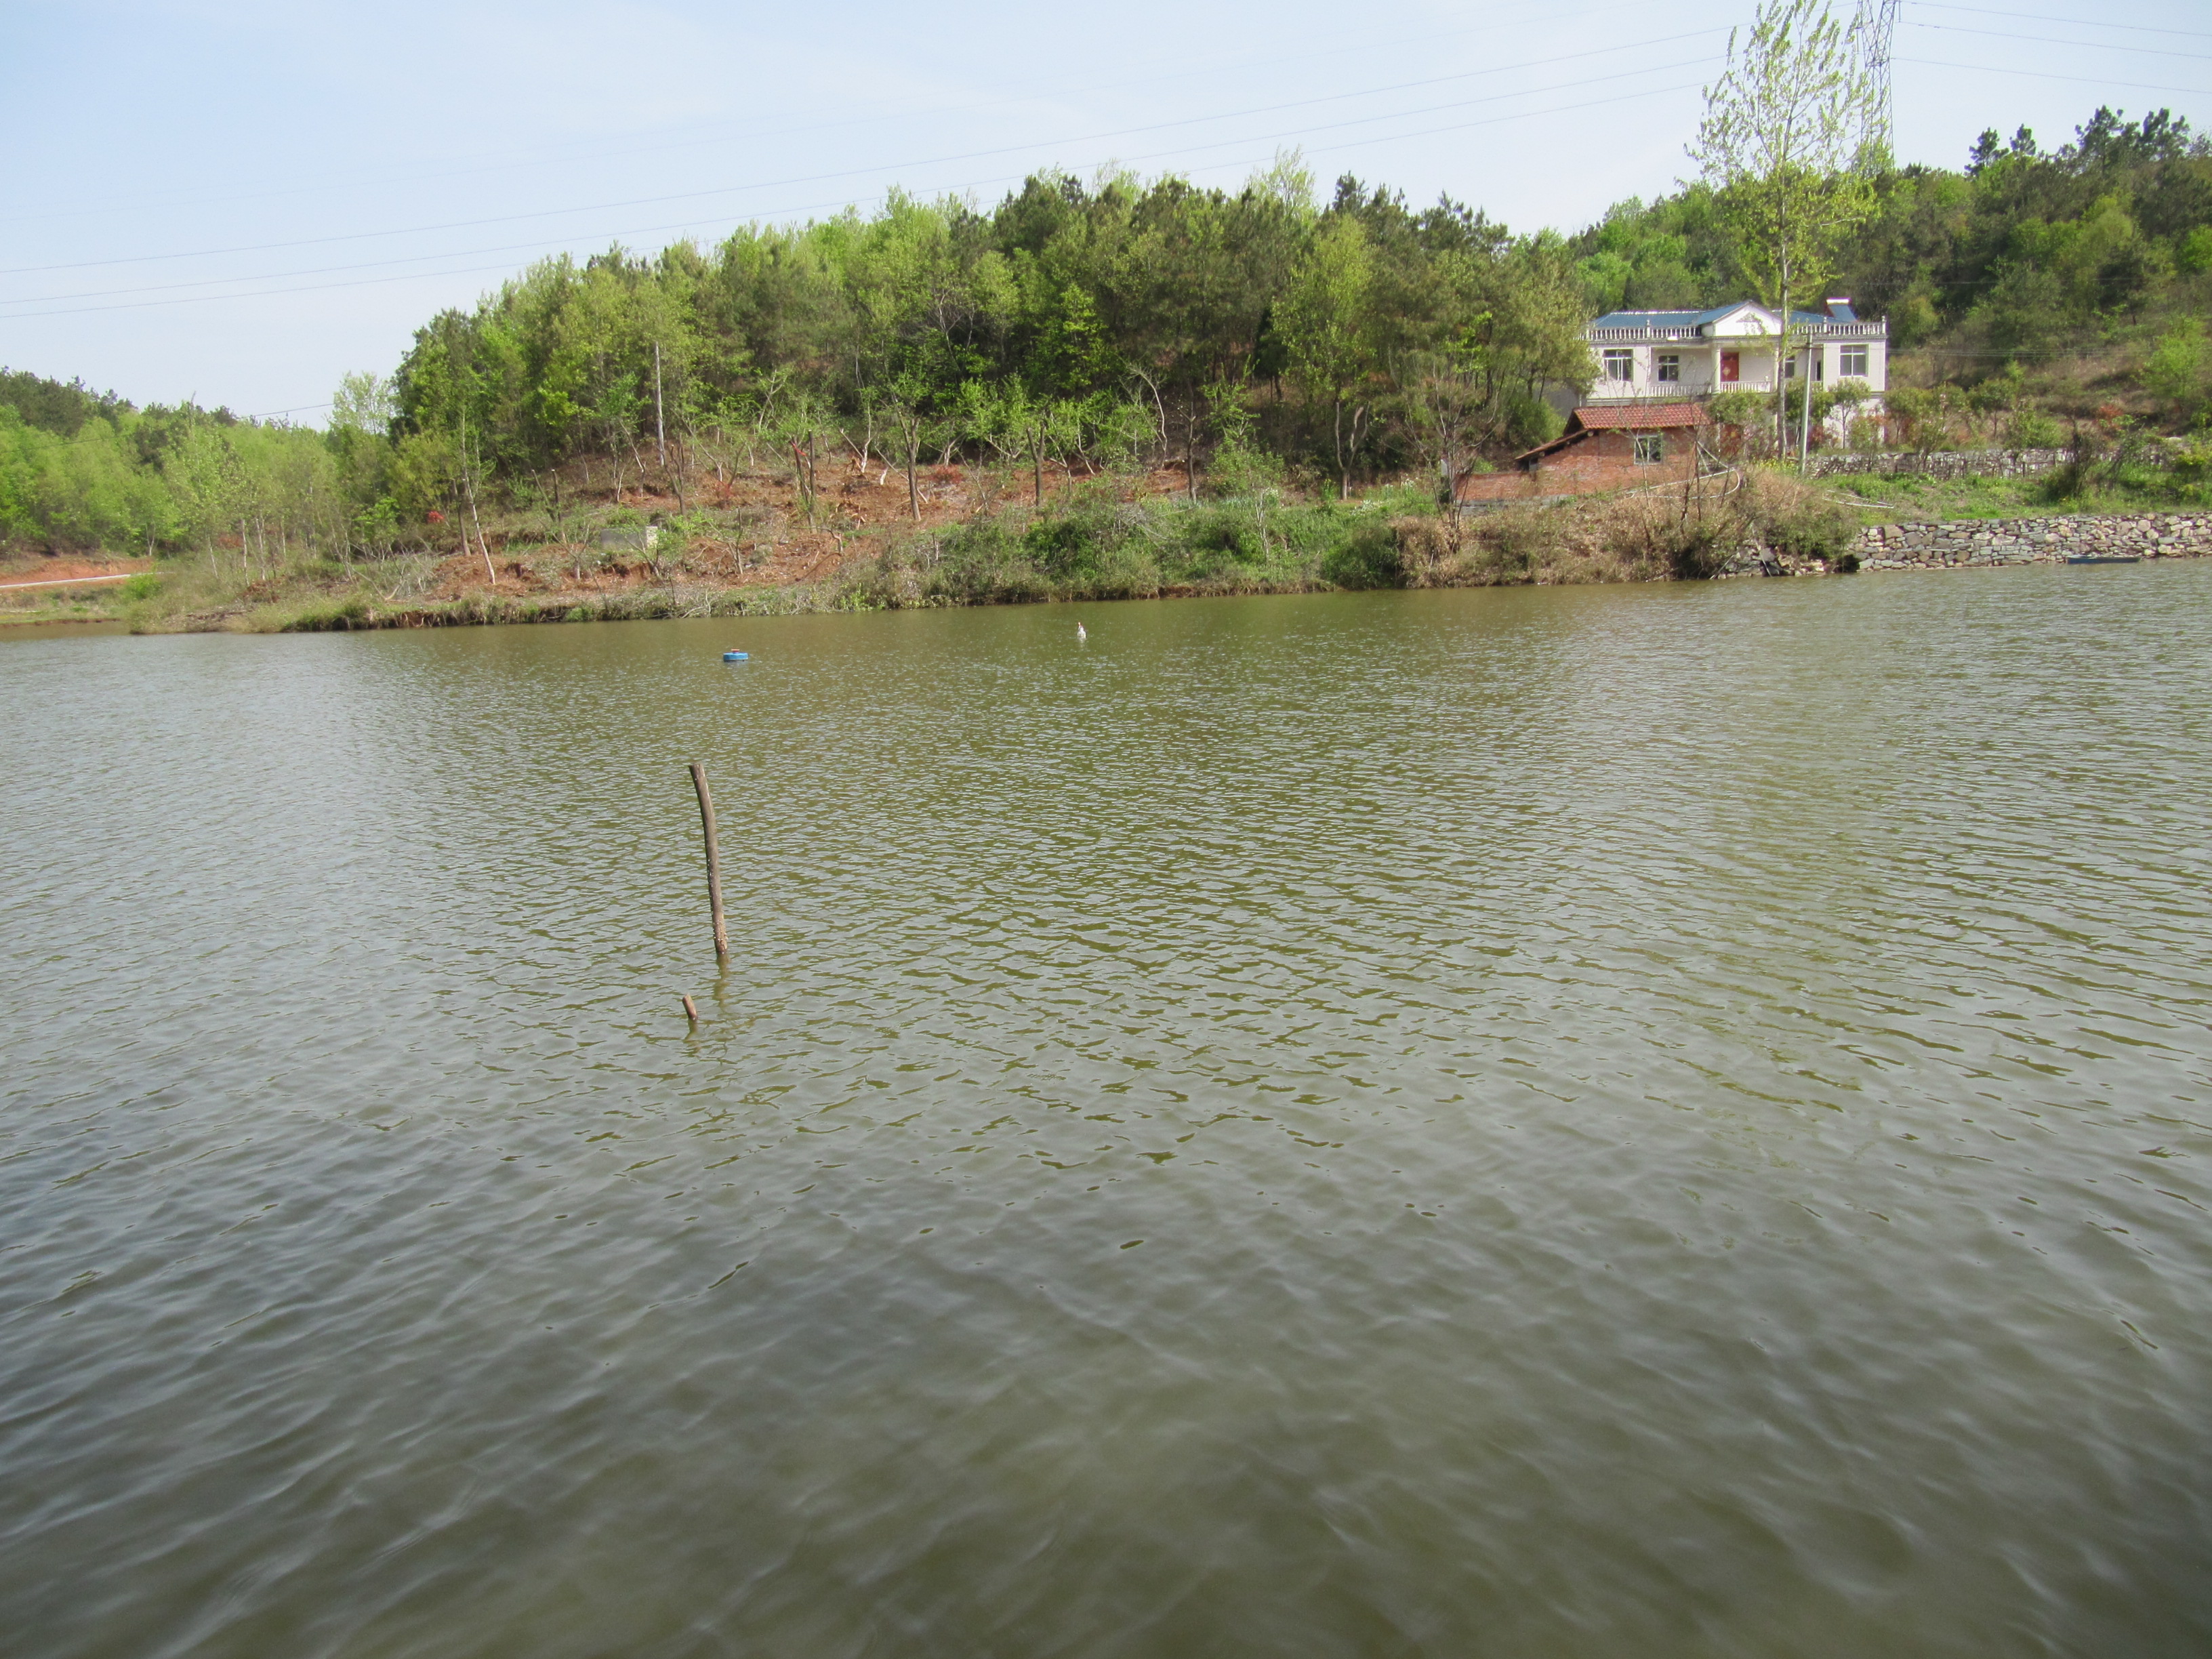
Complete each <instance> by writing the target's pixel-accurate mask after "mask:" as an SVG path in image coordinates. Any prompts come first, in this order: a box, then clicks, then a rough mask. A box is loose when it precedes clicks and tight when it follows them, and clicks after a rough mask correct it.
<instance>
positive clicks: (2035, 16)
mask: <svg viewBox="0 0 2212 1659" xmlns="http://www.w3.org/2000/svg"><path fill="white" fill-rule="evenodd" d="M1912 3H1913V4H1914V5H1916V6H1919V7H1922V8H1924V9H1932V10H1936V11H1970V12H1972V13H1974V14H1976V15H1978V16H1982V17H2009V18H2012V19H2014V20H2015V21H2019V22H2023V23H2073V24H2076V25H2078V26H2080V27H2082V28H2089V29H2125V30H2126V31H2127V32H2128V33H2130V34H2179V35H2182V36H2185V38H2187V39H2189V40H2212V33H2207V32H2206V31H2205V30H2203V29H2162V28H2158V27H2154V26H2153V25H2151V24H2148V23H2108V22H2106V21H2104V20H2103V19H2102V18H2100V17H2053V16H2051V15H2050V14H2049V13H2048V12H2039V11H2012V10H2009V9H1999V8H1997V7H1994V6H1960V5H1954V4H1951V3H1950V0H1912Z"/></svg>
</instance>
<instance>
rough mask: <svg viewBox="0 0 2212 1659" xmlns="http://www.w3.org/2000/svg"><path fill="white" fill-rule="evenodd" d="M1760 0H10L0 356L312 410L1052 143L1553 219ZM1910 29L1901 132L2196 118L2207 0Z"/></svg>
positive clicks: (1001, 189)
mask: <svg viewBox="0 0 2212 1659" xmlns="http://www.w3.org/2000/svg"><path fill="white" fill-rule="evenodd" d="M1754 3H1755V0H1670V3H1668V4H1665V5H1654V4H1651V3H1649V0H1551V3H1532V0H1494V3H1492V0H1484V3H1468V4H1460V5H1445V4H1437V3H1425V0H1370V3H1369V4H1367V5H1366V6H1364V7H1362V8H1350V7H1346V6H1344V5H1341V4H1322V3H1316V0H1268V3H1266V4H1259V3H1252V0H1231V3H1212V4H1193V3H1189V0H1183V3H1180V4H1170V3H1162V0H1123V3H1121V4H1119V5H1117V6H1115V7H1112V8H1106V9H1102V8H1089V7H1085V8H1072V7H1071V8H1048V7H1042V6H1037V5H1034V4H1025V5H1012V4H1005V3H1001V0H972V3H970V4H969V5H967V6H964V7H963V8H960V9H957V10H956V11H952V12H948V13H943V14H933V13H931V12H929V11H927V9H922V8H916V7H914V6H912V5H901V6H898V7H896V8H894V7H891V6H887V5H882V4H878V3H875V0H846V3H844V4H842V5H839V6H835V7H831V6H799V5H790V4H784V5H777V6H766V5H759V4H752V3H742V4H739V3H730V4H720V5H715V4H708V3H699V0H595V3H592V4H589V5H586V4H582V3H577V0H544V3H538V4H531V5H525V4H520V3H486V0H445V3H441V4H426V3H421V0H380V3H377V4H374V5H358V4H322V5H313V4H309V5H302V4H300V3H298V0H287V3H282V4H279V3H272V0H221V3H212V0H155V3H148V0H141V3H127V0H6V3H5V4H4V5H0V155H4V156H5V158H6V161H5V163H4V167H0V173H4V177H0V365H5V366H7V367H9V368H19V369H29V370H33V371H34V372H36V373H39V374H47V375H52V376H54V377H55V378H57V379H60V380H70V379H73V378H77V377H82V379H83V380H85V381H86V382H87V383H88V384H89V385H91V386H94V387H95V388H98V389H101V390H107V389H112V390H113V391H115V392H119V393H121V394H122V395H123V396H124V397H125V398H130V399H131V400H132V401H133V402H137V403H141V404H143V403H150V402H160V403H173V402H176V401H179V400H180V399H183V398H197V399H198V400H199V401H200V402H201V403H202V404H207V405H214V404H226V405H228V407H229V408H231V409H232V410H235V411H236V412H238V413H240V414H244V415H254V416H272V417H277V416H281V417H283V418H287V419H290V420H293V421H295V422H300V423H301V424H306V425H315V424H319V423H320V422H321V421H322V419H323V418H324V416H325V412H326V410H327V409H328V403H329V398H330V397H331V389H332V388H333V387H334V386H336V385H337V380H338V377H339V376H340V375H341V374H344V373H346V372H348V371H351V370H361V369H367V370H371V371H374V372H376V373H379V374H387V373H389V372H390V371H391V370H392V368H393V367H394V366H396V364H397V363H398V360H399V358H400V356H401V354H402V353H404V351H405V350H406V349H407V345H408V342H409V340H410V337H412V334H413V331H414V330H415V329H416V327H417V326H418V325H421V324H422V322H423V321H424V320H425V319H428V318H429V317H430V316H432V315H433V314H435V313H436V312H438V311H440V310H441V309H444V308H447V307H469V306H471V305H472V304H473V303H474V302H475V301H476V300H477V297H478V296H479V295H481V294H483V292H485V291H486V290H487V289H496V287H497V286H498V285H499V283H500V282H501V280H502V279H503V278H504V277H507V276H511V275H513V274H514V273H515V272H517V271H519V270H521V269H522V268H524V267H525V266H526V265H527V264H530V263H531V262H532V260H534V259H538V258H544V257H546V256H548V255H550V254H555V253H559V252H570V253H574V254H576V255H578V256H582V255H585V254H588V253H591V252H597V251H600V250H603V249H605V248H606V247H607V246H610V245H611V244H613V243H617V242H619V243H621V244H622V245H623V246H626V247H629V248H630V249H633V250H637V251H651V250H653V249H656V248H659V247H660V246H664V245H665V244H666V243H668V242H670V241H673V240H678V239H680V238H683V237H685V236H690V237H692V238H696V239H697V240H701V241H702V242H705V241H711V240H715V239H717V238H719V237H720V236H723V235H726V234H728V232H729V231H730V230H731V229H732V228H734V227H735V226H737V225H738V224H741V223H744V222H747V221H749V220H767V221H775V222H781V221H790V220H803V219H805V218H809V217H816V216H824V215H827V214H830V213H834V212H836V211H837V210H839V209H841V208H842V207H843V206H845V205H846V204H857V205H859V206H860V207H861V208H862V209H863V210H866V209H868V208H870V207H872V205H874V204H877V203H879V202H880V201H881V200H882V198H883V196H884V192H885V191H888V190H890V189H892V188H894V187H899V188H903V189H905V190H907V191H911V192H914V193H915V194H919V195H923V196H935V195H939V194H945V193H951V194H957V195H962V196H965V197H969V198H970V199H972V200H973V201H975V203H976V204H978V205H979V206H982V207H987V206H988V205H989V204H992V203H993V202H994V201H996V200H997V199H998V198H999V197H1000V196H1001V195H1002V194H1003V193H1005V192H1006V191H1007V190H1008V189H1010V188H1012V187H1015V186H1017V185H1018V184H1019V182H1020V180H1021V178H1022V177H1023V175H1024V173H1027V172H1030V171H1032V170H1035V169H1037V168H1041V167H1061V168H1065V169H1067V170H1069V171H1072V172H1074V173H1079V174H1082V175H1085V176H1088V175H1090V174H1091V173H1093V172H1095V171H1096V170H1097V169H1098V168H1099V167H1103V166H1107V165H1109V164H1110V165H1117V166H1121V167H1131V168H1133V169H1135V170H1136V171H1138V172H1139V173H1144V174H1146V175H1148V176H1149V175H1152V174H1157V173H1166V172H1173V173H1182V174H1183V175H1185V176H1187V177H1189V178H1192V179H1195V180H1196V181H1198V182H1199V183H1200V184H1205V185H1228V186H1233V185H1237V183H1239V182H1240V181H1242V180H1243V179H1245V178H1246V177H1248V176H1249V174H1251V173H1253V172H1255V170H1258V169H1260V168H1263V167H1267V165H1268V164H1269V163H1270V162H1271V161H1272V160H1273V158H1274V156H1275V155H1276V154H1277V153H1278V152H1279V151H1281V150H1285V149H1293V148H1295V149H1298V150H1299V151H1301V152H1302V153H1303V156H1304V162H1305V165H1306V166H1307V167H1309V168H1310V170H1311V171H1312V172H1313V173H1315V175H1316V178H1317V179H1319V180H1320V181H1321V184H1322V188H1323V191H1324V192H1325V191H1326V190H1327V188H1328V184H1329V182H1330V181H1331V180H1333V179H1335V178H1336V177H1337V176H1338V175H1339V174H1340V173H1347V172H1348V173H1355V174H1357V175H1358V176H1359V177H1360V178H1361V179H1365V180H1368V181H1370V182H1377V183H1384V184H1388V185H1393V186H1395V187H1396V188H1398V189H1401V190H1402V191H1404V192H1405V194H1406V196H1407V199H1408V200H1409V201H1412V202H1413V203H1415V204H1423V203H1426V202H1430V201H1433V200H1434V199H1435V198H1436V197H1437V196H1438V195H1439V194H1440V193H1449V195H1451V196H1452V197H1455V198H1456V199H1458V200H1460V201H1462V202H1466V203H1468V204H1472V205H1474V206H1476V207H1480V208H1482V209H1484V210H1486V211H1488V212H1489V213H1490V214H1491V216H1492V217H1493V218H1496V219H1501V220H1503V221H1504V222H1506V223H1507V224H1509V225H1510V226H1511V227H1513V228H1515V229H1516V230H1534V229H1537V228H1541V227H1544V226H1547V225H1548V226H1553V227H1555V228H1559V229H1562V230H1570V231H1571V230H1573V229H1577V228H1580V227H1582V226H1583V225H1585V224H1588V223H1589V222H1592V221H1593V220H1595V219H1596V218H1598V217H1600V216H1601V215H1602V214H1603V213H1604V211H1605V210H1606V208H1607V206H1608V205H1609V204H1613V203H1614V202H1618V201H1620V200H1622V199H1624V198H1626V197H1645V198H1647V199H1648V198H1650V197H1653V196H1656V195H1661V194H1663V193H1665V192H1667V191H1670V190H1672V189H1674V187H1675V186H1676V185H1677V184H1678V183H1679V181H1680V179H1683V178H1684V177H1685V176H1686V174H1687V173H1688V172H1689V170H1690V166H1689V163H1688V161H1687V160H1686V158H1685V156H1684V155H1683V149H1682V147H1683V144H1684V143H1685V142H1686V140H1687V139H1688V138H1689V137H1691V135H1692V132H1693V131H1694V130H1695V128H1696V125H1697V120H1698V115H1699V110H1700V107H1701V105H1702V88H1704V87H1705V85H1706V84H1708V83H1710V82H1711V81H1713V80H1714V79H1715V78H1716V76H1717V73H1718V70H1719V69H1720V67H1721V65H1722V63H1723V54H1724V52H1725V51H1726V48H1727V44H1728V40H1729V31H1730V30H1731V28H1734V27H1741V26H1746V25H1747V24H1748V22H1749V21H1750V17H1751V13H1752V9H1753V5H1754ZM1836 4H1837V7H1838V11H1839V12H1841V11H1844V10H1845V9H1848V6H1849V4H1850V0H1836ZM1893 51H1894V54H1895V59H1896V69H1895V78H1894V87H1895V108H1896V126H1897V141H1898V142H1897V151H1898V154H1899V159H1901V160H1904V161H1928V162H1934V163H1940V164H1942V165H1945V166H1949V167H1957V166H1959V165H1960V163H1961V162H1962V161H1964V159H1965V156H1966V151H1967V149H1968V148H1969V147H1970V146H1971V145H1972V143H1973V140H1974V137H1975V136H1976V135H1977V134H1978V133H1979V132H1980V131H1982V130H1983V129H1984V128H1985V127H1995V128H1997V129H1998V130H1999V131H2001V132H2002V133H2003V134H2005V135H2006V136H2008V137H2009V135H2010V134H2011V133H2012V131H2013V130H2014V129H2015V127H2018V126H2021V125H2027V126H2028V127H2030V128H2032V129H2033V131H2034V132H2035V134H2036V136H2037V137H2038V138H2039V140H2040V141H2042V143H2044V144H2045V147H2046V148H2048V147H2051V146H2052V145H2054V144H2056V143H2058V142H2061V141H2063V140H2064V139H2066V138H2067V137H2070V136H2071V135H2072V133H2073V131H2074V130H2075V127H2077V126H2079V125H2081V123H2082V122H2083V121H2084V120H2086V119H2087V117H2088V114H2089V112H2091V111H2092V110H2093V109H2094V108H2095V107H2096V106H2098V105H2099V104H2100V103H2106V104H2111V105H2113V106H2116V107H2118V108H2121V109H2123V110H2125V111H2127V112H2130V113H2141V112H2143V111H2146V110H2149V109H2154V108H2159V107H2161V106H2164V107H2170V108H2172V110H2173V111H2174V112H2176V113H2177V114H2179V115H2185V116H2186V117H2188V118H2189V119H2190V121H2191V125H2193V126H2195V127H2196V128H2197V130H2199V131H2203V130H2206V129H2207V128H2212V9H2207V8H2206V7H2205V6H2204V5H2203V0H2109V3H2100V4H2091V3H2090V0H2020V3H2019V5H2018V7H2017V8H2015V7H2013V6H2007V5H2004V4H2003V3H2002V0H1978V3H1975V4H1971V5H1970V4H1965V3H1958V4H1938V3H1936V0H1902V3H1901V5H1900V7H1899V26H1898V29H1897V33H1896V38H1895V45H1894V48H1893Z"/></svg>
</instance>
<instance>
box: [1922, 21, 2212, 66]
mask: <svg viewBox="0 0 2212 1659" xmlns="http://www.w3.org/2000/svg"><path fill="white" fill-rule="evenodd" d="M1912 27H1914V28H1917V29H1940V30H1942V32H1943V33H1946V34H1985V35H1994V36H1995V37H1996V39H1998V40H2023V41H2031V42H2033V43H2034V44H2035V45H2037V46H2081V47H2084V48H2086V49H2087V50H2088V51H2090V52H2137V53H2140V54H2142V55H2143V56H2145V57H2149V58H2191V59H2193V60H2196V61H2197V62H2200V63H2212V52H2176V51H2175V50H2174V49H2173V48H2172V47H2171V46H2120V45H2118V44H2114V43H2107V42H2106V41H2102V40H2054V39H2053V38H2052V37H2051V36H2050V35H2048V34H2015V33H2012V31H2011V30H2009V29H1977V28H1969V27H1966V25H1965V24H1963V23H1917V22H1916V23H1914V24H1913V25H1912Z"/></svg>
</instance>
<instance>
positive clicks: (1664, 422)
mask: <svg viewBox="0 0 2212 1659" xmlns="http://www.w3.org/2000/svg"><path fill="white" fill-rule="evenodd" d="M1575 419H1576V421H1577V422H1579V423H1580V424H1581V425H1583V426H1584V427H1586V428H1589V430H1590V431H1593V432H1602V431H1607V430H1619V429H1620V428H1632V429H1638V430H1647V429H1649V428H1652V427H1674V426H1711V424H1712V422H1711V418H1710V417H1709V416H1707V415H1706V414H1705V409H1704V407H1703V405H1701V404H1598V405H1595V406H1594V407H1589V408H1583V409H1577V410H1576V411H1575Z"/></svg>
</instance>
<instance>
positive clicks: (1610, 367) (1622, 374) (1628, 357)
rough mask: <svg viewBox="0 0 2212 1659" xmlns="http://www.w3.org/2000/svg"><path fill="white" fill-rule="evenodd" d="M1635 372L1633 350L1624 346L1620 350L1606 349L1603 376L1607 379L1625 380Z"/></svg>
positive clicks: (1630, 377)
mask: <svg viewBox="0 0 2212 1659" xmlns="http://www.w3.org/2000/svg"><path fill="white" fill-rule="evenodd" d="M1635 373H1636V354H1635V353H1634V352H1632V351H1630V350H1627V349H1625V348H1624V349H1620V350H1617V351H1608V352H1607V353H1606V354H1605V378H1606V379H1607V380H1629V379H1632V378H1633V376H1634V374H1635Z"/></svg>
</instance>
